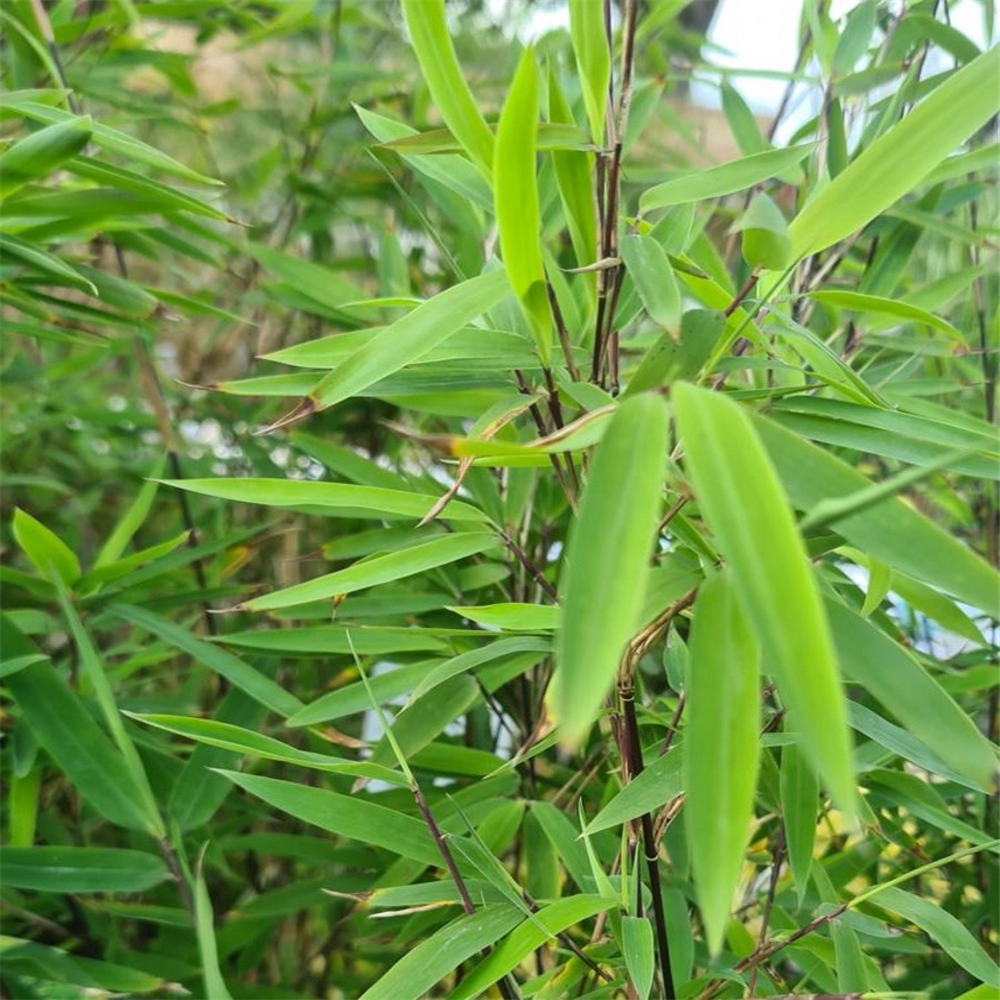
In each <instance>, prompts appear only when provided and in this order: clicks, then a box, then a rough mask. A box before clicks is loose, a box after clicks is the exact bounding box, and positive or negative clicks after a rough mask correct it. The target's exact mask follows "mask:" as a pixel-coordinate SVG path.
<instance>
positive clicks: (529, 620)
mask: <svg viewBox="0 0 1000 1000" xmlns="http://www.w3.org/2000/svg"><path fill="white" fill-rule="evenodd" d="M447 610H448V611H454V612H455V614H456V615H461V616H462V617H463V618H468V619H469V621H472V622H475V623H476V624H477V625H482V626H484V627H486V628H498V629H504V630H506V631H509V632H547V631H551V630H554V629H557V628H559V623H560V621H561V619H562V611H561V609H560V608H558V607H553V606H552V605H544V604H483V605H480V606H479V607H466V606H465V605H453V606H448V607H447Z"/></svg>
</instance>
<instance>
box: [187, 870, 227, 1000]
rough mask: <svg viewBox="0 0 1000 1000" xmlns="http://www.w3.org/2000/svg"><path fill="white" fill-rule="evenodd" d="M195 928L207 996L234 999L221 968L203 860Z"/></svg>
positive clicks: (196, 893)
mask: <svg viewBox="0 0 1000 1000" xmlns="http://www.w3.org/2000/svg"><path fill="white" fill-rule="evenodd" d="M194 929H195V937H196V938H197V940H198V954H199V956H200V957H201V974H202V977H203V978H204V981H205V996H206V997H211V998H212V1000H233V998H232V994H231V993H230V992H229V989H228V987H227V986H226V981H225V980H224V979H223V978H222V969H221V968H219V949H218V945H217V944H216V939H215V916H214V914H213V912H212V900H211V898H210V897H209V895H208V886H207V885H206V884H205V875H204V872H203V870H202V862H201V859H200V858H199V860H198V871H197V874H196V875H195V879H194Z"/></svg>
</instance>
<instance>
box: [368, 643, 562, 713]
mask: <svg viewBox="0 0 1000 1000" xmlns="http://www.w3.org/2000/svg"><path fill="white" fill-rule="evenodd" d="M357 634H358V633H357V632H352V635H357ZM550 648H551V647H550V645H549V641H548V640H547V639H542V638H538V637H536V636H523V637H522V636H515V637H513V638H509V639H498V640H497V641H496V642H491V643H489V644H488V645H486V646H483V647H482V648H481V649H472V650H469V651H468V652H466V653H459V655H458V656H453V657H452V658H451V659H450V660H445V661H444V663H442V664H440V665H439V666H437V667H434V668H433V669H432V670H430V671H428V672H427V674H426V676H424V677H423V679H422V680H421V681H420V683H419V684H418V685H417V687H416V689H415V690H414V692H413V697H414V698H419V697H421V696H422V695H425V694H427V693H428V692H429V691H431V690H433V689H434V688H435V687H436V686H437V685H438V684H443V683H444V682H445V681H446V680H448V679H449V678H450V677H455V676H456V675H458V674H460V673H465V672H466V671H471V670H475V669H476V668H477V667H481V666H483V665H484V664H486V663H491V662H492V661H494V660H499V659H502V658H505V657H517V659H518V660H519V662H523V663H525V664H526V665H529V666H533V665H534V664H535V663H537V662H538V660H540V659H541V658H542V656H544V655H545V654H547V653H548V652H549V651H550ZM359 652H360V647H359Z"/></svg>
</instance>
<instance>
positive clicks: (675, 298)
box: [621, 236, 681, 330]
mask: <svg viewBox="0 0 1000 1000" xmlns="http://www.w3.org/2000/svg"><path fill="white" fill-rule="evenodd" d="M621 255H622V260H624V261H625V267H626V269H627V271H628V273H629V275H631V277H632V280H633V281H634V282H635V287H636V288H637V289H638V291H639V297H640V298H641V299H642V304H643V305H644V306H645V307H646V312H647V313H649V315H650V316H651V317H652V318H653V319H654V320H655V321H656V322H657V323H659V324H660V326H662V327H665V328H666V329H667V330H676V329H677V325H678V323H679V322H680V318H681V292H680V288H678V286H677V279H676V278H675V277H674V270H673V268H672V267H671V266H670V260H669V259H668V257H667V255H666V253H665V252H664V250H663V247H661V246H660V244H659V243H658V242H657V241H656V240H655V239H653V237H652V236H625V237H623V238H622V241H621Z"/></svg>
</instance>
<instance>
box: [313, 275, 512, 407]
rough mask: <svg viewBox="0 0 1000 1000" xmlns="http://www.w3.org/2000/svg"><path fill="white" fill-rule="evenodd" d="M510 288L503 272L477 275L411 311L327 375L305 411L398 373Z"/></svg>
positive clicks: (483, 310) (352, 394)
mask: <svg viewBox="0 0 1000 1000" xmlns="http://www.w3.org/2000/svg"><path fill="white" fill-rule="evenodd" d="M509 293H510V289H509V286H508V284H507V277H506V275H505V274H504V272H503V271H493V272H491V273H489V274H484V275H482V276H481V277H478V278H471V279H469V280H468V281H463V282H462V283H461V284H460V285H455V286H454V287H452V288H449V289H447V290H446V291H444V292H441V293H439V294H438V295H435V296H434V298H432V299H428V301H427V302H425V303H424V304H423V305H421V306H417V308H416V309H414V310H413V311H412V312H409V313H407V314H406V315H405V316H403V317H402V318H401V319H398V320H396V322H395V323H392V324H391V325H389V326H387V327H385V329H384V330H383V331H382V332H381V333H380V334H378V335H377V336H375V337H372V338H371V339H370V340H369V341H368V343H367V344H366V345H365V346H364V347H362V348H361V349H360V350H359V351H358V352H357V353H356V354H353V355H351V357H350V358H348V359H347V360H346V361H345V362H344V363H343V364H342V365H340V366H339V367H338V368H337V369H335V370H334V371H332V372H330V373H329V375H327V376H325V377H324V378H323V379H321V380H320V381H319V382H318V383H317V384H316V386H315V387H314V388H313V390H312V392H311V393H310V395H309V398H308V399H307V400H306V401H305V402H304V403H303V404H302V412H301V415H303V416H304V415H305V414H306V413H310V412H312V411H314V410H324V409H326V408H327V407H329V406H333V405H335V404H336V403H339V402H341V401H342V400H345V399H349V398H350V397H351V396H355V395H358V394H359V393H360V392H361V391H362V390H364V389H367V388H368V387H369V386H371V385H374V383H376V382H378V381H379V380H380V379H383V378H385V377H386V376H388V375H392V374H393V373H394V372H398V371H399V370H400V368H402V367H403V366H404V365H408V364H410V363H411V362H413V361H416V360H417V359H418V358H420V357H421V356H422V355H424V354H426V353H427V352H428V351H430V350H431V349H432V348H435V347H437V346H438V345H439V344H442V343H443V342H444V341H446V340H447V339H448V338H449V337H450V336H451V335H452V334H453V333H455V332H456V331H457V330H460V329H461V328H462V327H463V326H466V325H467V324H468V323H471V322H472V320H474V319H475V318H476V317H477V316H481V315H482V314H483V313H484V312H488V311H489V310H490V309H492V308H493V307H494V306H495V305H497V304H498V303H499V302H500V301H501V300H502V299H504V298H505V297H506V296H507V295H508V294H509Z"/></svg>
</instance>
